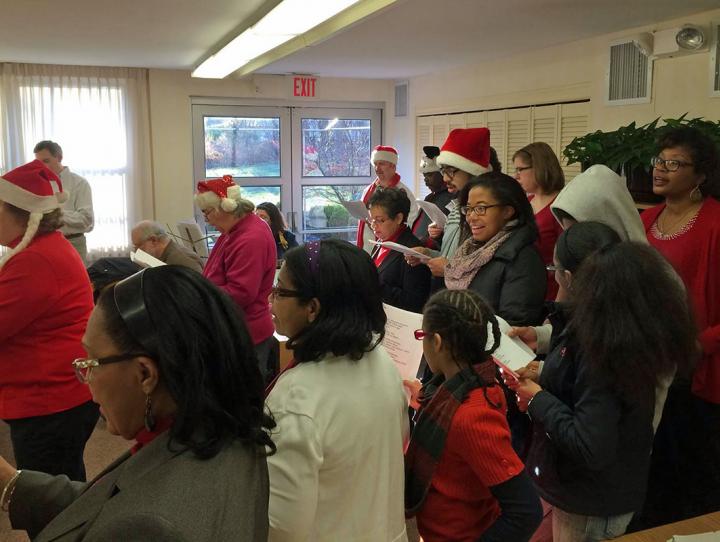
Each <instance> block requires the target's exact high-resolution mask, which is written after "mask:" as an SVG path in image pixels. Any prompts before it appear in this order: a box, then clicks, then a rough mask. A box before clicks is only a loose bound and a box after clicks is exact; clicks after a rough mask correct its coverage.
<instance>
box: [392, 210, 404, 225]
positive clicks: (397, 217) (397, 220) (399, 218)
mask: <svg viewBox="0 0 720 542" xmlns="http://www.w3.org/2000/svg"><path fill="white" fill-rule="evenodd" d="M393 222H395V224H397V225H398V226H399V225H400V224H402V223H403V222H405V221H404V220H403V214H402V213H398V214H396V215H395V218H393Z"/></svg>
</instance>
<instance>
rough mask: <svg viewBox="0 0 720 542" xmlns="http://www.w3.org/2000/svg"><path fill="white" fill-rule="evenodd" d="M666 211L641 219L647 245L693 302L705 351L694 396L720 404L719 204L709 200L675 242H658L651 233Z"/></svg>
mask: <svg viewBox="0 0 720 542" xmlns="http://www.w3.org/2000/svg"><path fill="white" fill-rule="evenodd" d="M664 208H665V204H661V205H657V206H655V207H653V208H651V209H648V210H646V211H645V212H644V213H642V215H641V216H640V218H641V219H642V221H643V224H644V226H645V232H646V234H647V238H648V241H649V242H650V244H651V245H652V246H654V247H655V248H656V249H658V251H660V253H661V254H662V255H663V256H665V258H667V259H668V261H669V262H670V263H671V264H672V266H673V267H674V268H675V270H676V271H677V272H678V274H679V275H680V277H681V278H682V280H683V282H684V283H685V285H686V286H687V289H688V293H689V294H690V298H691V299H692V301H693V308H694V309H695V320H696V322H697V325H698V328H699V329H700V337H699V339H700V343H701V344H702V347H703V357H702V359H701V360H700V362H699V363H698V365H697V367H696V369H695V374H694V376H693V385H692V390H693V393H695V394H696V395H697V396H698V397H701V398H702V399H704V400H705V401H709V402H711V403H720V202H718V201H717V200H715V199H713V198H712V197H708V198H706V199H705V201H704V202H703V204H702V207H701V208H700V211H699V212H698V215H697V217H696V219H695V222H694V224H692V226H691V227H690V228H689V229H688V230H687V231H686V232H684V233H682V234H680V235H678V236H677V237H675V238H674V239H657V238H655V236H654V235H653V233H652V232H651V229H652V226H653V224H655V222H656V221H657V217H658V216H659V215H660V213H661V212H662V210H663V209H664ZM667 316H668V317H669V318H671V317H672V315H667Z"/></svg>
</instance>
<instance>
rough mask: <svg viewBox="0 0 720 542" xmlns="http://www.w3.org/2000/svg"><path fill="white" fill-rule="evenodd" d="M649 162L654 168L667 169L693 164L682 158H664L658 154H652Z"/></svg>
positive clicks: (675, 169) (674, 169)
mask: <svg viewBox="0 0 720 542" xmlns="http://www.w3.org/2000/svg"><path fill="white" fill-rule="evenodd" d="M650 164H651V165H652V167H655V168H663V169H665V170H667V171H677V170H678V169H680V168H681V167H685V166H694V165H695V164H693V163H692V162H683V161H682V160H664V159H663V158H660V157H659V156H653V157H652V159H651V160H650Z"/></svg>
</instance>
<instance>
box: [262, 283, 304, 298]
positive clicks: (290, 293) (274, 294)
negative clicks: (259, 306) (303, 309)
mask: <svg viewBox="0 0 720 542" xmlns="http://www.w3.org/2000/svg"><path fill="white" fill-rule="evenodd" d="M270 297H271V298H272V299H276V298H278V297H302V294H301V293H300V292H298V291H297V290H288V289H287V288H280V287H279V286H273V287H272V288H270Z"/></svg>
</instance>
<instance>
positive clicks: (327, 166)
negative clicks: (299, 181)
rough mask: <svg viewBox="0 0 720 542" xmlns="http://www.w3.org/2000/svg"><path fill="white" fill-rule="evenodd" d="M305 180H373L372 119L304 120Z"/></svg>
mask: <svg viewBox="0 0 720 542" xmlns="http://www.w3.org/2000/svg"><path fill="white" fill-rule="evenodd" d="M301 128H302V148H303V177H368V176H370V120H369V119H358V120H352V119H331V120H328V119H302V126H301Z"/></svg>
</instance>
